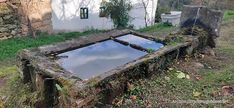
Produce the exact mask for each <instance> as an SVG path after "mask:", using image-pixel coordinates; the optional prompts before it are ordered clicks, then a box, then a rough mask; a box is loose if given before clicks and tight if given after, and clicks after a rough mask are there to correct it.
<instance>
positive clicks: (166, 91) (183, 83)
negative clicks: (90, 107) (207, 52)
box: [114, 11, 234, 108]
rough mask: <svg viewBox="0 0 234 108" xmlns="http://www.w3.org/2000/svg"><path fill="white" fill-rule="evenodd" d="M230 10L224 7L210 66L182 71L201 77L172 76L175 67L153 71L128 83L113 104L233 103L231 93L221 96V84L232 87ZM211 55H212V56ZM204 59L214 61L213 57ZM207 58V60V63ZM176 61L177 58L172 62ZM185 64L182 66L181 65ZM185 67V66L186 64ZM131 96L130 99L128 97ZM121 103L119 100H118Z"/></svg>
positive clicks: (233, 63)
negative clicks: (148, 76) (154, 73)
mask: <svg viewBox="0 0 234 108" xmlns="http://www.w3.org/2000/svg"><path fill="white" fill-rule="evenodd" d="M232 19H234V11H226V12H225V15H224V22H225V23H227V24H225V25H223V27H222V31H221V36H220V37H219V38H218V39H219V40H218V46H217V48H216V49H215V50H216V52H218V53H220V55H221V58H223V57H227V58H228V60H226V59H225V60H221V59H220V58H219V59H218V62H217V63H216V64H217V65H220V66H221V67H219V68H218V67H216V65H214V66H212V67H214V68H211V69H210V68H204V69H201V70H198V72H197V73H192V72H190V71H185V72H184V73H186V74H188V75H189V76H190V77H192V76H194V74H195V75H197V76H199V77H200V78H201V79H199V80H195V79H193V78H191V79H187V78H184V79H181V78H178V77H177V76H176V73H177V71H181V69H180V68H179V67H174V69H173V70H171V71H170V70H167V71H166V72H164V73H162V74H160V75H157V76H155V77H153V78H151V79H144V80H140V81H138V82H136V83H133V84H132V88H133V89H132V90H130V91H128V92H126V93H125V94H124V95H123V96H120V97H118V98H117V100H116V103H115V104H114V105H117V106H120V107H148V106H151V107H178V108H179V107H211V108H213V107H230V108H231V107H233V106H234V97H232V96H223V95H222V92H223V91H222V87H223V86H232V87H234V79H233V78H234V32H233V29H234V27H233V25H234V20H232ZM213 59H214V58H213ZM213 59H212V61H206V62H205V63H208V64H212V63H213V64H214V62H215V61H214V60H213ZM209 62H210V63H209ZM176 63H177V62H176ZM185 68H186V67H185ZM187 68H189V67H187ZM133 96H134V99H133V98H132V97H133ZM177 100H208V101H209V100H227V101H228V103H225V104H212V103H209V104H201V103H197V104H195V103H194V104H179V103H173V101H177ZM119 103H121V104H119Z"/></svg>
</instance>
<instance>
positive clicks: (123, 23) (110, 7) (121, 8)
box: [104, 0, 132, 28]
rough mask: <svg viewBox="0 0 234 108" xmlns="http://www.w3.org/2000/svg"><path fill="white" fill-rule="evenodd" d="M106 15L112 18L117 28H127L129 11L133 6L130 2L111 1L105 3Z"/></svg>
mask: <svg viewBox="0 0 234 108" xmlns="http://www.w3.org/2000/svg"><path fill="white" fill-rule="evenodd" d="M104 4H105V7H106V9H105V13H106V14H107V15H109V16H110V18H111V19H112V21H113V23H114V26H115V27H116V28H126V27H128V23H129V19H130V16H129V14H128V13H129V11H130V10H131V8H132V6H131V3H130V1H129V0H110V1H109V2H105V3H104Z"/></svg>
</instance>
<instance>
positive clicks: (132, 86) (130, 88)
mask: <svg viewBox="0 0 234 108" xmlns="http://www.w3.org/2000/svg"><path fill="white" fill-rule="evenodd" d="M127 86H128V90H129V91H132V90H133V89H134V85H133V84H130V83H129V82H128V83H127Z"/></svg>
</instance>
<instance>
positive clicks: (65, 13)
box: [51, 0, 158, 32]
mask: <svg viewBox="0 0 234 108" xmlns="http://www.w3.org/2000/svg"><path fill="white" fill-rule="evenodd" d="M103 1H104V0H52V1H51V9H52V18H51V19H52V26H53V31H55V32H58V31H59V32H60V31H85V30H89V29H100V30H105V29H112V28H114V27H113V23H112V21H111V19H110V18H108V17H105V16H101V15H100V14H101V12H102V11H103V8H105V7H103V6H102V5H101V4H102V2H103ZM130 1H131V4H132V9H131V11H130V12H129V15H130V25H133V27H134V28H136V29H138V28H143V27H145V25H146V24H145V23H147V25H152V24H154V21H155V12H156V8H157V2H158V0H130ZM107 2H108V1H107ZM144 3H145V7H144V5H143V4H144Z"/></svg>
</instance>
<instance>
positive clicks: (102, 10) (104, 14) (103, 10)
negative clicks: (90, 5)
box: [99, 7, 107, 17]
mask: <svg viewBox="0 0 234 108" xmlns="http://www.w3.org/2000/svg"><path fill="white" fill-rule="evenodd" d="M105 9H106V8H105V7H100V13H99V17H106V16H107V15H106V12H105Z"/></svg>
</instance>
